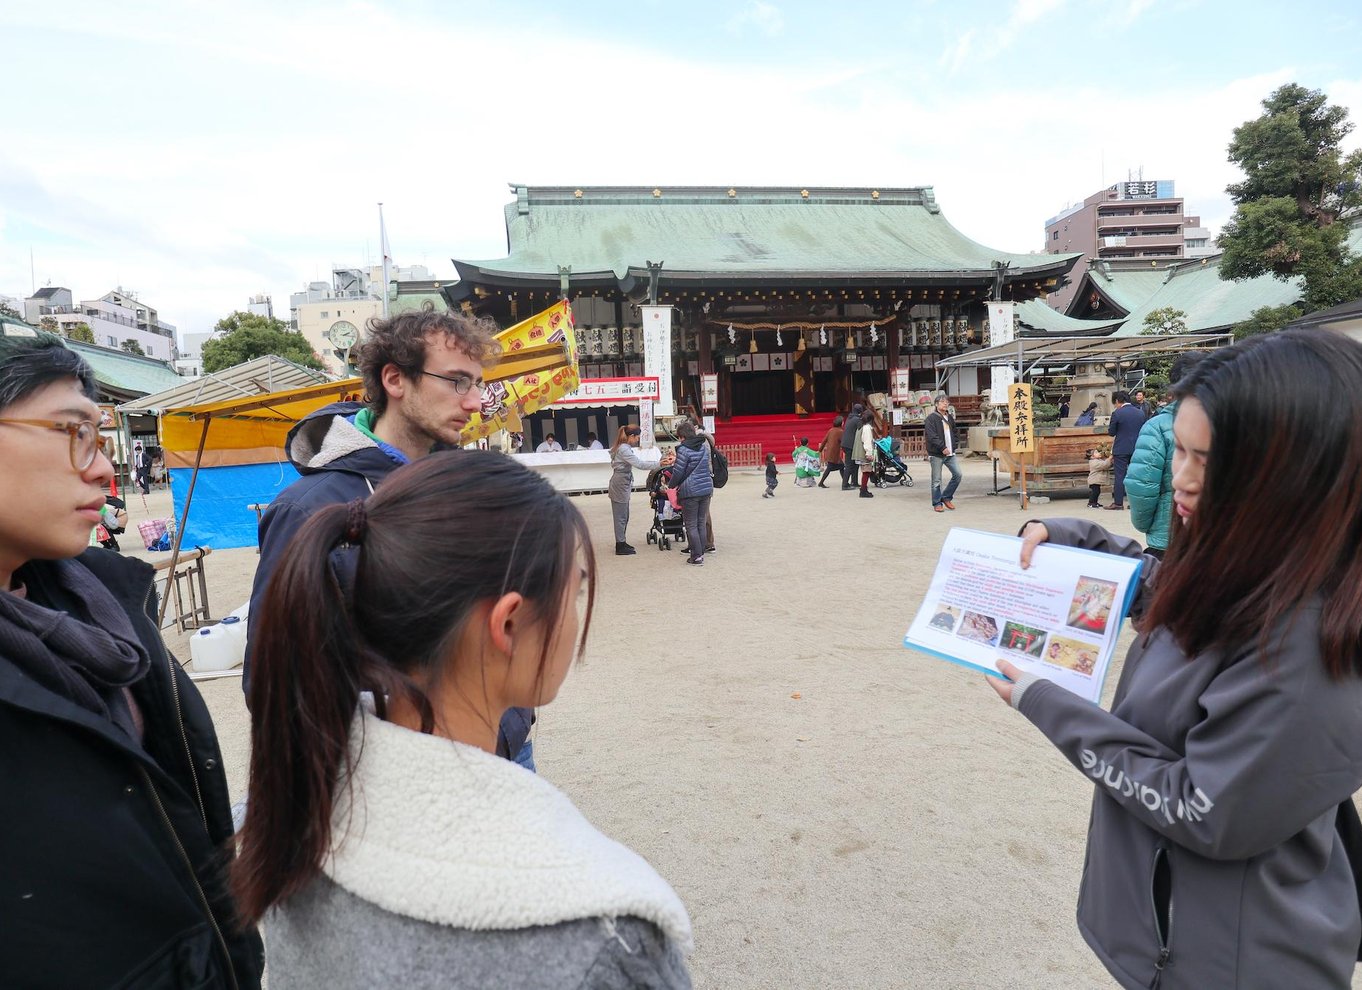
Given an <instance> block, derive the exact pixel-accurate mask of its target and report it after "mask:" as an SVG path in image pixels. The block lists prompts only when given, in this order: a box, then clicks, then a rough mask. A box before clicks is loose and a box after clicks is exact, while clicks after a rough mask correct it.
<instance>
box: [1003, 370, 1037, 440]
mask: <svg viewBox="0 0 1362 990" xmlns="http://www.w3.org/2000/svg"><path fill="white" fill-rule="evenodd" d="M1007 417H1008V423H1009V425H1010V428H1011V430H1012V453H1014V454H1029V453H1031V452H1032V451H1033V450H1035V449H1036V432H1035V424H1034V422H1033V421H1032V418H1031V386H1030V385H1024V384H1021V383H1017V384H1015V385H1009V386H1008V387H1007Z"/></svg>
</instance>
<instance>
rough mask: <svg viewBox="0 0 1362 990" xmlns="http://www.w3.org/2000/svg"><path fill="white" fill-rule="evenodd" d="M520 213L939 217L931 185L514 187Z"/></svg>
mask: <svg viewBox="0 0 1362 990" xmlns="http://www.w3.org/2000/svg"><path fill="white" fill-rule="evenodd" d="M509 186H510V189H511V193H512V194H513V195H514V196H515V197H516V205H517V212H519V213H522V214H523V213H526V212H528V210H529V207H530V206H531V205H543V206H561V205H567V204H572V205H576V206H622V205H637V204H641V203H653V204H656V205H658V206H677V205H682V204H685V205H691V206H694V205H708V204H713V203H749V204H753V203H759V204H783V203H824V204H828V203H867V204H879V205H883V206H921V207H924V208H925V209H926V210H927V211H928V212H929V213H936V212H938V211H939V210H940V207H938V206H937V205H936V191H935V190H934V189H933V187H931V186H902V187H897V188H891V187H887V186H665V185H663V186H527V185H522V184H520V183H516V182H512V183H509Z"/></svg>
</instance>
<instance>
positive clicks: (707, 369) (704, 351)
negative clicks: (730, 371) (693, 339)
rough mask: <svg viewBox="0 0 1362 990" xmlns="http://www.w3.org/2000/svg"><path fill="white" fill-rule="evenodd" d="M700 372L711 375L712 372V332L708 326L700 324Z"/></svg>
mask: <svg viewBox="0 0 1362 990" xmlns="http://www.w3.org/2000/svg"><path fill="white" fill-rule="evenodd" d="M699 333H700V373H701V374H702V375H712V374H713V373H714V347H713V341H712V339H711V337H712V334H711V332H710V329H709V327H707V326H705V324H703V323H701V324H700V330H699Z"/></svg>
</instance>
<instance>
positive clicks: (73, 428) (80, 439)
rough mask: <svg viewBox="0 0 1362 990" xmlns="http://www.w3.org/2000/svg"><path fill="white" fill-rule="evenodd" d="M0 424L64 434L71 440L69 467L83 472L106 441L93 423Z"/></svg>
mask: <svg viewBox="0 0 1362 990" xmlns="http://www.w3.org/2000/svg"><path fill="white" fill-rule="evenodd" d="M0 423H14V424H16V425H18V426H36V427H38V428H39V429H43V430H54V431H56V432H58V433H65V434H67V435H68V436H70V438H71V466H72V467H73V468H75V469H76V470H77V471H84V470H85V469H86V468H88V467H89V466H90V465H91V464H93V463H94V462H95V456H96V455H97V454H98V453H99V452H100V451H101V450H103V449H104V445H105V443H107V442H108V441H107V440H106V439H105V438H104V437H103V436H102V435H101V434H100V432H99V428H98V427H97V426H95V424H94V423H89V422H80V423H63V422H61V421H60V420H55V419H0Z"/></svg>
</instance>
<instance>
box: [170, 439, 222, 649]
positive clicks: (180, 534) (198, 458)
mask: <svg viewBox="0 0 1362 990" xmlns="http://www.w3.org/2000/svg"><path fill="white" fill-rule="evenodd" d="M212 422H213V417H212V416H207V417H205V418H204V421H203V433H201V434H200V435H199V450H198V453H197V454H195V455H194V473H193V474H191V475H190V476H189V490H188V491H187V492H185V495H184V511H183V512H182V513H180V525H179V526H178V527H176V529H175V548H174V549H173V550H172V551H171V553H170V569H169V570H168V571H167V572H166V590H165V594H163V595H162V596H161V611H160V613H159V614H158V615H157V616H156V628H157V629H160V628H161V627H162V626H163V625H164V624H165V621H166V606H167V605H169V604H170V585H171V582H173V581H174V580H175V568H176V567H177V566H179V563H180V543H181V542H183V541H184V527H185V524H186V523H187V522H188V521H189V503H190V502H192V501H194V485H195V483H196V482H197V481H198V480H199V465H200V464H202V463H203V447H204V444H206V443H207V442H208V427H209V426H210V425H211V424H212Z"/></svg>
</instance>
